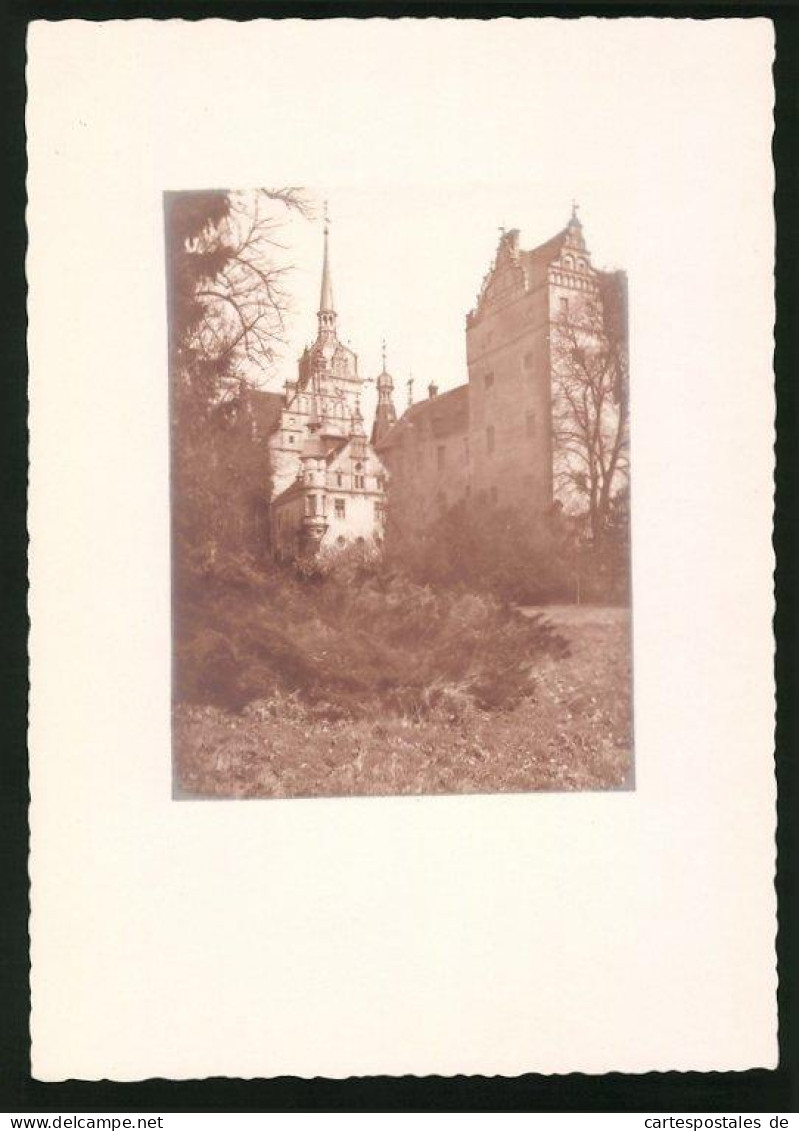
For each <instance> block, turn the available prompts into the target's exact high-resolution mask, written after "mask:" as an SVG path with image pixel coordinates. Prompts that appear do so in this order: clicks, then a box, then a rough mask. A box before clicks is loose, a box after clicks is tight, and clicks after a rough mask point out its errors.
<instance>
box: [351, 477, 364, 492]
mask: <svg viewBox="0 0 799 1131" xmlns="http://www.w3.org/2000/svg"><path fill="white" fill-rule="evenodd" d="M353 479H354V480H355V488H356V490H358V489H360V490H361V491H362V490H363V489H364V488H365V487H366V476H365V475H355V476H353Z"/></svg>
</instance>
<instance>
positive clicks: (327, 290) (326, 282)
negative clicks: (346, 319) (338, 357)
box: [318, 201, 336, 334]
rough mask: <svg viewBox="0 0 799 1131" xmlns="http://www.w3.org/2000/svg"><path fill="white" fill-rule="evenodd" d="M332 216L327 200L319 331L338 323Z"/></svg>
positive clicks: (328, 328)
mask: <svg viewBox="0 0 799 1131" xmlns="http://www.w3.org/2000/svg"><path fill="white" fill-rule="evenodd" d="M329 238H330V217H329V216H328V212H327V201H325V227H324V239H325V244H324V248H325V249H324V255H323V258H322V290H321V294H320V296H319V313H318V318H319V332H320V334H321V333H322V332H323V331H325V330H327V331H330V330H334V329H335V325H336V310H335V305H334V303H333V278H332V275H331V273H330V248H329Z"/></svg>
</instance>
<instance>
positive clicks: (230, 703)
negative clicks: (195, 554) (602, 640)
mask: <svg viewBox="0 0 799 1131" xmlns="http://www.w3.org/2000/svg"><path fill="white" fill-rule="evenodd" d="M175 637H176V648H175V698H176V699H177V700H179V701H186V702H192V703H204V704H213V705H216V706H222V707H225V708H228V709H231V710H241V709H242V708H243V707H244V706H245V705H246V704H248V703H251V702H253V701H255V700H263V699H268V698H270V697H273V696H274V695H275V694H277V693H280V694H291V693H296V694H297V695H298V696H299V697H300V698H301V699H302V700H303V702H305V703H306V704H308V705H310V706H313V707H314V709H315V710H316V711H317V713H321V714H325V713H329V714H330V716H331V717H334V716H338V717H340V716H341V715H342V714H345V715H348V716H351V717H357V716H364V715H370V714H374V713H376V712H378V711H385V710H392V711H395V712H399V713H401V714H405V715H409V716H417V717H418V716H421V715H423V714H425V713H427V712H429V711H430V710H432V709H434V708H437V707H440V706H442V705H443V707H444V708H445V709H447V710H449V711H450V712H451V713H452V714H453V715H459V714H462V713H463V711H464V710H465V709H466V707H467V706H469V705H471V706H475V707H478V708H481V709H483V710H499V709H505V708H509V707H512V706H513V705H515V704H516V703H518V701H519V700H520V699H521V698H522V697H524V696H525V695H528V694H530V692H531V691H532V688H533V682H534V672H535V668H536V666H537V664H538V663H539V662H540V661H541V660H542V658H543V657H545V656H548V655H561V654H564V653H565V650H566V649H565V644H564V642H563V640H562V639H561V638H560V637H559V636H557V635H556V634H555V633H554V631H553V630H552V629H551V628H550V626H549V625H548V624H547V623H546V621H545V620H544V619H543V618H541V617H534V618H528V617H525V616H523V615H522V614H520V613H519V612H517V611H516V610H514V609H513V608H512V607H511V606H510V605H509V604H507V603H505V602H502V601H501V600H500V599H498V598H497V597H496V596H493V595H491V594H477V593H475V592H471V591H469V590H467V589H465V588H463V587H450V588H443V589H441V588H436V587H433V586H430V585H420V584H418V583H416V582H414V581H412V580H411V579H409V578H407V577H406V576H404V575H403V574H401V573H399V572H397V571H392V570H391V569H390V568H385V567H384V566H383V565H381V564H380V563H379V562H377V561H372V562H368V561H365V560H361V561H360V562H358V561H355V560H354V559H353V560H347V559H342V560H341V561H340V562H339V563H338V564H336V565H335V566H331V567H330V568H327V569H326V570H323V571H320V572H319V573H318V574H316V575H315V576H314V577H313V578H310V579H308V578H304V579H300V578H298V577H297V576H296V575H295V574H292V573H290V572H288V571H286V570H283V569H279V568H277V567H265V568H258V567H256V566H255V565H254V564H253V563H252V562H251V561H247V560H243V559H238V560H237V559H230V558H226V559H224V560H221V561H219V560H217V561H214V562H210V561H204V562H202V563H197V562H194V563H192V564H191V566H188V567H186V568H184V570H183V571H182V572H180V573H179V575H178V576H177V577H176V584H175Z"/></svg>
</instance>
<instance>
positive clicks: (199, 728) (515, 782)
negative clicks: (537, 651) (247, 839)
mask: <svg viewBox="0 0 799 1131" xmlns="http://www.w3.org/2000/svg"><path fill="white" fill-rule="evenodd" d="M551 616H552V617H553V619H554V620H555V623H556V624H557V626H558V631H559V632H562V633H563V634H564V635H566V636H567V637H568V639H569V641H570V644H571V648H570V651H569V654H568V655H566V656H556V655H547V656H544V657H542V658H540V659H539V661H538V663H537V666H536V676H535V688H534V691H533V694H532V695H530V696H525V697H524V698H523V699H521V700H520V701H519V702H518V703H517V704H516V705H515V706H514V707H511V708H508V709H506V710H502V711H496V710H493V711H487V710H483V709H481V708H480V707H478V706H475V705H470V704H468V703H467V704H465V705H461V709H460V710H453V709H452V703H451V701H447V700H446V698H442V699H441V700H440V701H439V703H438V704H437V705H436V706H435V707H432V708H430V709H429V710H428V711H426V713H425V714H424V715H423V716H421V717H418V718H417V717H408V716H406V715H402V714H391V713H380V714H375V715H371V716H370V715H369V714H368V713H367V712H362V713H360V714H359V715H357V717H354V718H343V719H335V718H329V717H327V716H326V714H322V715H321V716H320V714H319V713H318V712H317V711H315V709H314V708H313V707H312V706H309V705H308V704H307V703H306V702H304V701H303V699H302V697H301V695H299V694H297V693H289V692H286V691H280V690H275V691H274V692H273V693H272V694H270V695H267V696H265V697H264V698H263V699H259V700H256V701H254V702H253V703H251V704H249V705H248V706H247V707H245V708H244V710H243V711H242V712H241V713H236V714H233V713H231V712H229V711H224V710H221V709H219V708H217V707H213V706H198V705H195V704H182V705H180V706H178V707H177V709H176V712H175V732H174V733H175V764H176V771H177V781H178V784H179V790H180V791H181V792H182V793H183V794H185V795H189V796H217V797H311V796H316V797H318V796H353V795H363V794H419V793H428V794H429V793H475V792H484V793H489V792H495V791H497V790H503V791H528V790H583V789H619V788H625V787H629V786H630V784H631V778H630V774H631V767H632V735H631V704H630V691H631V684H630V637H629V613H628V611H627V610H626V609H622V608H615V609H614V608H610V609H589V608H586V607H582V608H578V607H576V606H572V607H570V608H568V609H564V608H556V609H553V610H552V613H551Z"/></svg>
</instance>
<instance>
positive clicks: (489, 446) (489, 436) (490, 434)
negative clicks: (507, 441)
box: [486, 424, 494, 455]
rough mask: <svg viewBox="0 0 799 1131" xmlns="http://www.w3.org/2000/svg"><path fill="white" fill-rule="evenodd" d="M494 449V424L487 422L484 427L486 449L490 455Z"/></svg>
mask: <svg viewBox="0 0 799 1131" xmlns="http://www.w3.org/2000/svg"><path fill="white" fill-rule="evenodd" d="M493 450H494V425H493V424H489V426H488V428H486V451H487V452H488V454H489V455H490V454H491V452H493Z"/></svg>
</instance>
